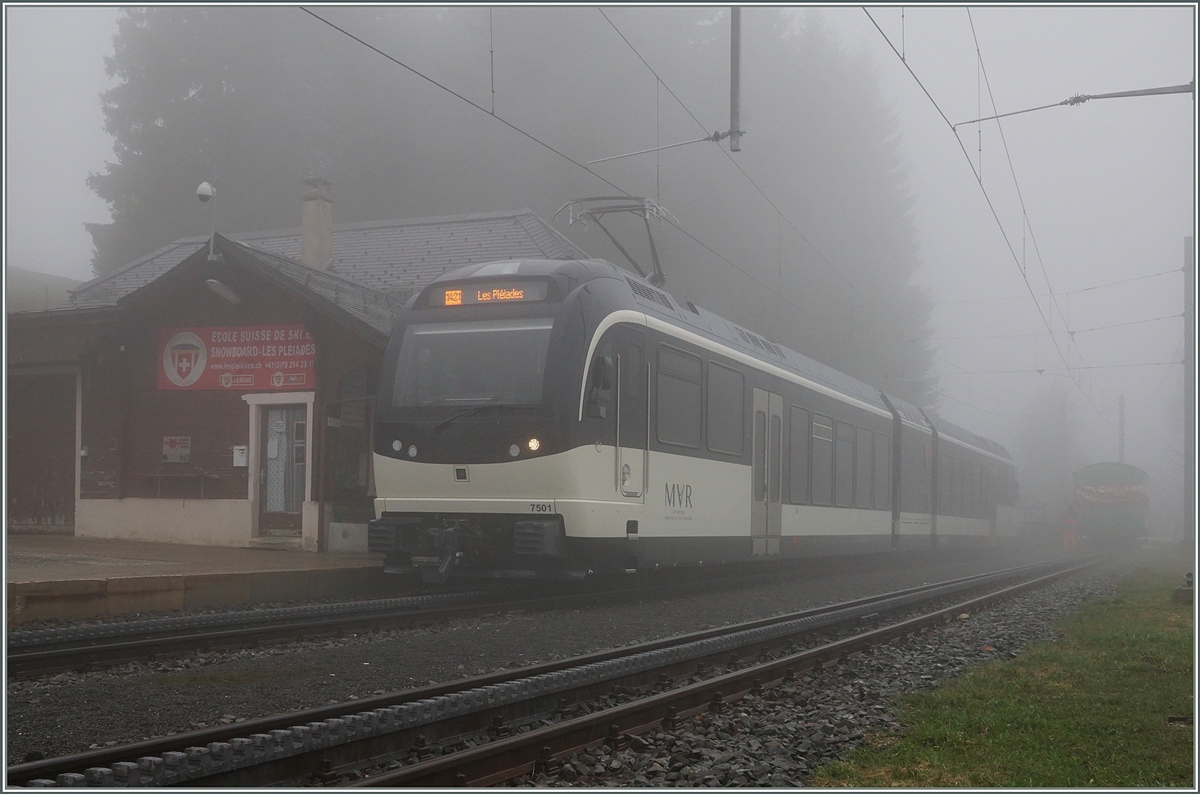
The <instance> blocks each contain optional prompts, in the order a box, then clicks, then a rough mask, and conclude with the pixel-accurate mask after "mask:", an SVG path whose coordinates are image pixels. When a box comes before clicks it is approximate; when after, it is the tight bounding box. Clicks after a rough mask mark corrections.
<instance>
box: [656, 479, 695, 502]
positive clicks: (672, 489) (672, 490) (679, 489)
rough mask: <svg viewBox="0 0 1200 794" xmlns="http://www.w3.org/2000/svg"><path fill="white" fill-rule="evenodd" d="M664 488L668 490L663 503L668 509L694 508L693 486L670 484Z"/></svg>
mask: <svg viewBox="0 0 1200 794" xmlns="http://www.w3.org/2000/svg"><path fill="white" fill-rule="evenodd" d="M664 487H665V488H666V495H665V497H664V499H663V501H664V503H665V504H666V506H667V507H691V506H692V486H690V485H679V484H677V483H671V482H669V483H667V484H666V485H665V486H664Z"/></svg>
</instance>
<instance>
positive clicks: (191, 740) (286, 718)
mask: <svg viewBox="0 0 1200 794" xmlns="http://www.w3.org/2000/svg"><path fill="white" fill-rule="evenodd" d="M1057 564H1059V563H1053V562H1052V563H1040V564H1036V565H1029V566H1020V567H1016V568H1010V569H1004V570H1001V571H992V572H987V573H984V574H977V575H973V576H967V577H960V578H958V579H953V580H948V581H943V582H936V583H933V584H928V585H922V586H919V587H914V588H906V589H903V590H899V591H893V592H889V593H884V594H880V595H877V596H870V597H866V598H861V599H855V600H852V601H848V602H841V603H837V604H830V605H826V606H822V607H817V608H815V609H809V610H803V611H800V612H796V613H791V614H787V615H780V616H775V617H771V618H764V619H760V620H754V621H749V622H745V623H741V624H735V625H732V626H724V627H720V628H714V629H706V630H703V631H699V632H692V633H688V634H683V635H678V636H675V637H669V638H664V639H660V640H654V641H649V642H645V643H639V644H637V645H633V646H627V647H623V648H616V649H610V650H607V651H601V652H598V653H593V654H586V655H583V656H577V657H573V658H570V659H562V660H557V661H553V662H545V663H541V664H537V665H532V666H529V667H523V668H519V669H517V670H509V671H500V672H496V673H491V674H488V675H485V676H479V677H474V678H468V679H462V680H458V681H451V682H447V683H444V684H437V685H433V686H428V687H422V688H420V689H414V690H407V691H403V692H396V693H390V694H386V695H380V696H376V697H372V698H364V699H361V700H355V701H350V702H346V703H339V704H333V705H329V706H322V707H318V708H315V709H308V710H304V711H298V712H291V713H288V714H282V715H274V716H270V717H263V718H260V719H256V720H248V721H246V722H242V723H237V724H235V725H227V726H219V727H216V728H209V729H203V730H198V731H191V732H188V733H182V734H174V735H171V736H167V737H162V738H159V739H151V740H146V741H142V742H136V743H132V744H128V745H124V746H119V747H112V748H103V749H100V750H95V751H89V752H85V753H77V754H73V755H69V756H62V757H58V758H51V759H45V760H42V761H35V762H30V763H24V764H18V765H14V766H10V767H9V768H8V770H7V781H8V784H9V785H21V784H25V783H29V782H31V781H33V780H37V779H53V778H55V777H56V776H58V775H61V774H64V773H74V772H78V771H79V770H81V769H89V768H110V769H111V768H112V766H113V765H114V764H116V763H119V762H122V761H128V760H129V759H131V758H142V757H162V756H164V755H169V754H170V753H172V752H176V753H180V754H182V753H181V751H184V750H186V749H187V748H197V747H206V746H211V745H213V744H214V743H222V742H226V743H227V742H229V741H231V740H232V739H234V738H237V737H245V736H254V735H260V736H261V735H270V734H271V733H272V732H286V731H288V730H290V729H292V727H293V726H297V725H312V724H314V723H321V722H326V721H329V720H336V719H338V718H339V717H345V716H346V715H347V714H359V715H362V714H364V713H368V712H372V711H375V710H379V709H386V708H388V707H392V706H397V705H402V704H406V703H418V702H428V701H430V700H433V699H435V698H439V697H445V696H448V695H452V694H454V693H460V692H464V691H468V690H476V689H482V688H486V687H494V686H497V685H501V684H505V683H511V682H513V681H515V680H520V679H526V678H532V677H535V676H542V675H547V674H550V673H555V672H560V671H564V670H569V669H572V668H578V667H582V666H585V665H589V664H596V663H601V662H606V661H610V660H616V659H621V658H622V657H626V656H630V655H633V654H638V653H647V652H652V651H656V650H662V649H667V648H672V647H677V646H681V645H685V644H688V643H695V642H700V641H703V640H706V639H710V638H716V637H721V636H723V635H727V634H730V633H733V632H737V631H752V630H755V629H761V628H765V627H770V626H773V625H776V624H780V623H784V622H787V621H794V620H802V619H806V618H813V617H816V616H820V615H826V614H829V613H833V612H837V611H844V610H847V609H855V608H858V609H861V608H871V607H872V605H876V604H880V603H883V602H886V601H889V600H896V599H902V598H905V597H910V596H915V595H918V594H921V593H927V592H929V591H933V590H937V589H944V588H947V587H957V586H962V587H966V586H970V585H971V584H972V583H977V582H979V581H981V580H986V579H995V578H1003V577H1011V576H1018V575H1021V574H1023V573H1029V572H1032V571H1035V570H1037V569H1040V568H1045V567H1047V566H1051V565H1057Z"/></svg>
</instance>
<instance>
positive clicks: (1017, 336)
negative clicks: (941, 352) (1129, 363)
mask: <svg viewBox="0 0 1200 794" xmlns="http://www.w3.org/2000/svg"><path fill="white" fill-rule="evenodd" d="M1176 317H1183V315H1182V314H1164V315H1162V316H1161V317H1147V318H1145V319H1142V320H1130V321H1128V322H1124V323H1111V324H1109V325H1097V326H1094V327H1092V328H1077V329H1075V330H1072V331H1063V332H1062V333H1066V334H1086V333H1088V332H1089V331H1106V330H1108V329H1109V328H1124V327H1125V326H1127V325H1142V324H1145V323H1153V322H1158V321H1159V320H1172V319H1174V318H1176ZM1035 336H1049V334H1046V333H1044V332H1038V333H1033V334H971V335H967V336H931V337H929V339H930V341H937V342H949V341H953V340H957V339H1031V338H1033V337H1035Z"/></svg>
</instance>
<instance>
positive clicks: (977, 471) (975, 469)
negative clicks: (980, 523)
mask: <svg viewBox="0 0 1200 794" xmlns="http://www.w3.org/2000/svg"><path fill="white" fill-rule="evenodd" d="M971 474H973V475H974V480H975V487H974V488H972V489H971V491H972V493H973V494H974V495H975V504H974V505H973V507H974V516H975V517H976V518H983V504H984V502H985V501H986V498H985V496H984V493H983V464H982V463H976V464H975V465H974V466H972V467H971Z"/></svg>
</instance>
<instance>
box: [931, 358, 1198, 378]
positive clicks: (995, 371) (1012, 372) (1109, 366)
mask: <svg viewBox="0 0 1200 794" xmlns="http://www.w3.org/2000/svg"><path fill="white" fill-rule="evenodd" d="M1181 363H1182V362H1181V361H1135V362H1131V363H1129V364H1088V365H1086V366H1078V367H1071V369H1070V370H1067V369H1066V368H1064V367H1042V368H1040V369H993V370H988V371H987V372H979V373H975V372H964V373H961V374H964V375H976V374H978V375H1017V374H1028V375H1033V374H1037V375H1041V374H1042V373H1044V372H1068V371H1069V372H1074V371H1078V370H1081V369H1082V370H1092V369H1126V368H1128V367H1169V366H1171V365H1172V364H1181ZM942 374H944V375H957V374H959V373H957V372H945V373H942Z"/></svg>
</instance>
